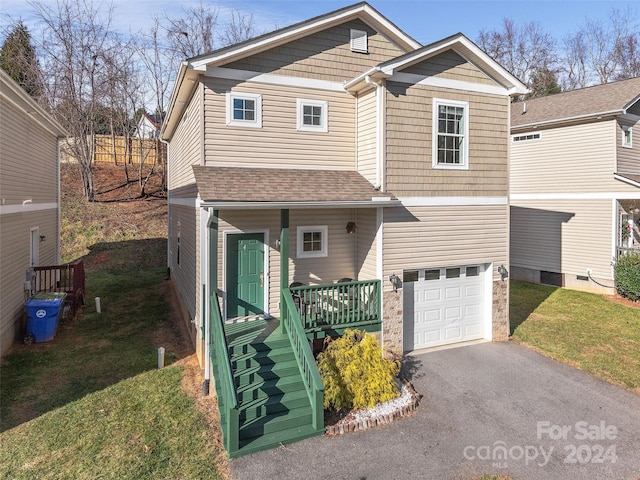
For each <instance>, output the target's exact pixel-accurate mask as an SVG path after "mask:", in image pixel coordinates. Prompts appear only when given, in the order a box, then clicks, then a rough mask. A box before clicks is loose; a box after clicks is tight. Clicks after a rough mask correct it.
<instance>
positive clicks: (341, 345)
mask: <svg viewBox="0 0 640 480" xmlns="http://www.w3.org/2000/svg"><path fill="white" fill-rule="evenodd" d="M318 369H319V370H320V375H321V376H322V380H323V381H324V407H325V408H335V409H337V410H342V409H350V408H371V407H373V406H375V405H376V404H377V403H382V402H386V401H388V400H392V399H394V398H396V397H397V396H398V395H399V392H398V386H397V385H396V382H395V380H394V377H395V376H396V375H398V372H399V371H400V362H398V361H392V360H387V359H385V358H383V357H382V349H381V348H380V345H379V343H378V340H377V339H376V337H375V336H373V335H371V334H369V333H366V332H363V331H359V330H350V329H347V330H345V332H344V335H343V336H342V337H340V338H338V339H336V340H331V339H328V341H327V344H326V347H325V350H324V351H323V352H322V353H320V354H319V355H318Z"/></svg>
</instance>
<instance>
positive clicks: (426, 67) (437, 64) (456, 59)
mask: <svg viewBox="0 0 640 480" xmlns="http://www.w3.org/2000/svg"><path fill="white" fill-rule="evenodd" d="M402 72H403V73H412V74H415V75H422V76H424V77H439V78H448V79H451V80H460V81H467V82H472V83H481V84H484V85H496V82H495V80H493V79H492V78H491V77H489V76H488V75H487V74H486V73H484V72H483V71H482V70H479V69H478V68H476V67H475V66H474V65H472V64H471V63H469V62H467V61H466V60H465V59H464V58H462V57H461V56H460V55H458V54H457V53H456V52H454V51H452V50H448V51H446V52H443V53H441V54H439V55H436V56H435V57H432V58H430V59H429V60H428V61H425V62H421V63H418V64H416V65H412V66H410V67H407V68H405V69H404V70H403V71H402Z"/></svg>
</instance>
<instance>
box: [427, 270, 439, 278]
mask: <svg viewBox="0 0 640 480" xmlns="http://www.w3.org/2000/svg"><path fill="white" fill-rule="evenodd" d="M424 279H425V280H440V269H437V270H425V271H424Z"/></svg>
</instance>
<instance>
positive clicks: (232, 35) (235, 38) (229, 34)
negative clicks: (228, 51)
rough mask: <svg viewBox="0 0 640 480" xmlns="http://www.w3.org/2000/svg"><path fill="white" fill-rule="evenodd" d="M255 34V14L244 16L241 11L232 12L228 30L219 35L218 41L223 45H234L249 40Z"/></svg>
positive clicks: (227, 26) (225, 29)
mask: <svg viewBox="0 0 640 480" xmlns="http://www.w3.org/2000/svg"><path fill="white" fill-rule="evenodd" d="M255 34H256V29H255V22H254V19H253V14H252V13H248V14H244V13H242V12H240V11H239V10H232V11H231V13H230V15H229V20H228V22H227V25H226V28H224V29H223V30H221V31H220V32H219V34H218V40H219V42H220V44H221V45H233V44H234V43H239V42H243V41H245V40H248V39H249V38H251V37H253V36H255Z"/></svg>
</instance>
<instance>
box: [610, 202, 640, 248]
mask: <svg viewBox="0 0 640 480" xmlns="http://www.w3.org/2000/svg"><path fill="white" fill-rule="evenodd" d="M636 252H640V202H638V201H637V200H619V201H618V215H617V234H616V252H615V258H619V257H620V256H621V255H627V254H629V253H636Z"/></svg>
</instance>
